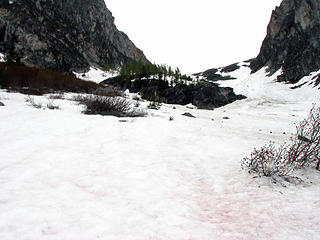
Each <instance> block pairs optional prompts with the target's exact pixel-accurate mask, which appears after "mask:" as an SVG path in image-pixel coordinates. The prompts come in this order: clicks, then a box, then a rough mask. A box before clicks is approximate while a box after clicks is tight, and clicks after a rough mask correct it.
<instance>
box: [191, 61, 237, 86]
mask: <svg viewBox="0 0 320 240" xmlns="http://www.w3.org/2000/svg"><path fill="white" fill-rule="evenodd" d="M234 65H235V64H232V65H230V66H227V67H225V68H223V69H222V70H224V71H221V72H232V71H235V70H236V69H234V70H232V69H231V67H232V68H234ZM238 68H240V67H238ZM238 68H237V69H238ZM227 70H232V71H227ZM218 72H219V69H218V68H212V69H209V70H206V71H204V72H201V73H196V74H194V75H195V76H201V77H204V78H205V79H206V80H208V81H213V82H215V81H221V80H232V79H235V78H233V77H231V76H229V75H227V76H222V75H221V74H219V73H218Z"/></svg>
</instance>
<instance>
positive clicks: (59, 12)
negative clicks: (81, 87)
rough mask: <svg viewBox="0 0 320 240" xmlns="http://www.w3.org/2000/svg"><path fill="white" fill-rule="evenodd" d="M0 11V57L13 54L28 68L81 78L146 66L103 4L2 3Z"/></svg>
mask: <svg viewBox="0 0 320 240" xmlns="http://www.w3.org/2000/svg"><path fill="white" fill-rule="evenodd" d="M0 8H1V11H0V52H5V53H8V52H10V51H11V52H14V53H15V54H17V55H18V56H19V58H20V59H21V61H22V62H23V63H24V64H26V65H28V66H36V67H42V68H48V69H52V70H55V71H59V72H71V71H78V72H79V71H82V72H83V71H87V70H89V67H90V66H94V67H99V68H103V67H105V66H108V67H119V66H121V65H122V64H123V63H125V62H128V61H142V62H148V60H147V58H146V57H145V55H144V54H143V52H142V51H141V50H140V49H138V48H137V47H136V46H135V45H134V43H133V42H132V41H131V40H130V39H129V38H128V36H127V35H126V34H125V33H123V32H121V31H119V30H118V29H117V27H116V26H115V24H114V17H113V16H112V13H111V12H110V11H109V10H108V9H107V7H106V4H105V2H104V0H91V1H88V0H84V1H79V0H70V1H63V0H56V1H53V0H46V1H44V0H30V1H23V2H22V1H21V2H20V1H14V2H13V1H12V3H11V4H9V3H8V1H2V2H1V3H0ZM35 23H38V24H35Z"/></svg>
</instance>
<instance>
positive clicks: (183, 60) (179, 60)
mask: <svg viewBox="0 0 320 240" xmlns="http://www.w3.org/2000/svg"><path fill="white" fill-rule="evenodd" d="M105 2H106V5H107V7H108V9H109V10H110V11H111V12H112V13H113V16H114V17H115V24H116V26H117V27H118V29H119V30H121V31H123V32H125V33H126V34H127V35H128V36H129V38H130V39H131V40H132V41H133V42H134V43H135V45H136V46H137V47H138V48H140V49H141V50H142V51H143V52H144V54H145V55H146V56H147V58H148V59H149V60H150V61H151V62H155V63H157V64H160V63H162V64H168V65H171V66H173V67H176V66H178V67H180V69H181V70H182V72H184V73H195V72H199V71H203V70H206V69H209V68H212V67H219V66H225V65H229V64H231V63H234V62H238V61H242V60H247V59H249V58H253V57H256V55H257V54H258V53H259V50H260V47H261V43H262V41H263V39H264V37H265V35H266V29H267V25H268V23H269V20H270V17H271V13H272V10H273V9H274V8H275V7H276V6H279V4H280V2H281V0H241V1H240V0H219V1H216V0H134V1H133V0H105Z"/></svg>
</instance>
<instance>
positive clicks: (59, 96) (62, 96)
mask: <svg viewBox="0 0 320 240" xmlns="http://www.w3.org/2000/svg"><path fill="white" fill-rule="evenodd" d="M48 99H50V100H57V99H58V100H62V99H64V93H57V94H52V95H50V96H48Z"/></svg>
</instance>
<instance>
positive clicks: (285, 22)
mask: <svg viewBox="0 0 320 240" xmlns="http://www.w3.org/2000/svg"><path fill="white" fill-rule="evenodd" d="M319 36H320V0H303V1H301V0H283V1H282V3H281V5H280V6H279V7H277V8H276V9H275V10H274V11H273V13H272V16H271V20H270V23H269V25H268V29H267V36H266V38H265V39H264V41H263V44H262V47H261V51H260V53H259V55H258V56H257V58H255V59H253V60H252V61H251V64H250V67H251V69H252V71H253V72H256V71H258V70H259V69H261V68H262V67H265V66H267V67H268V71H269V72H270V74H273V73H275V72H276V71H277V70H279V69H280V68H282V70H283V74H282V75H281V76H279V77H278V80H279V81H285V82H290V83H296V82H297V81H299V80H300V79H301V78H302V77H303V76H306V75H308V74H309V73H310V72H314V71H318V70H319V69H320V38H319Z"/></svg>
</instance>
